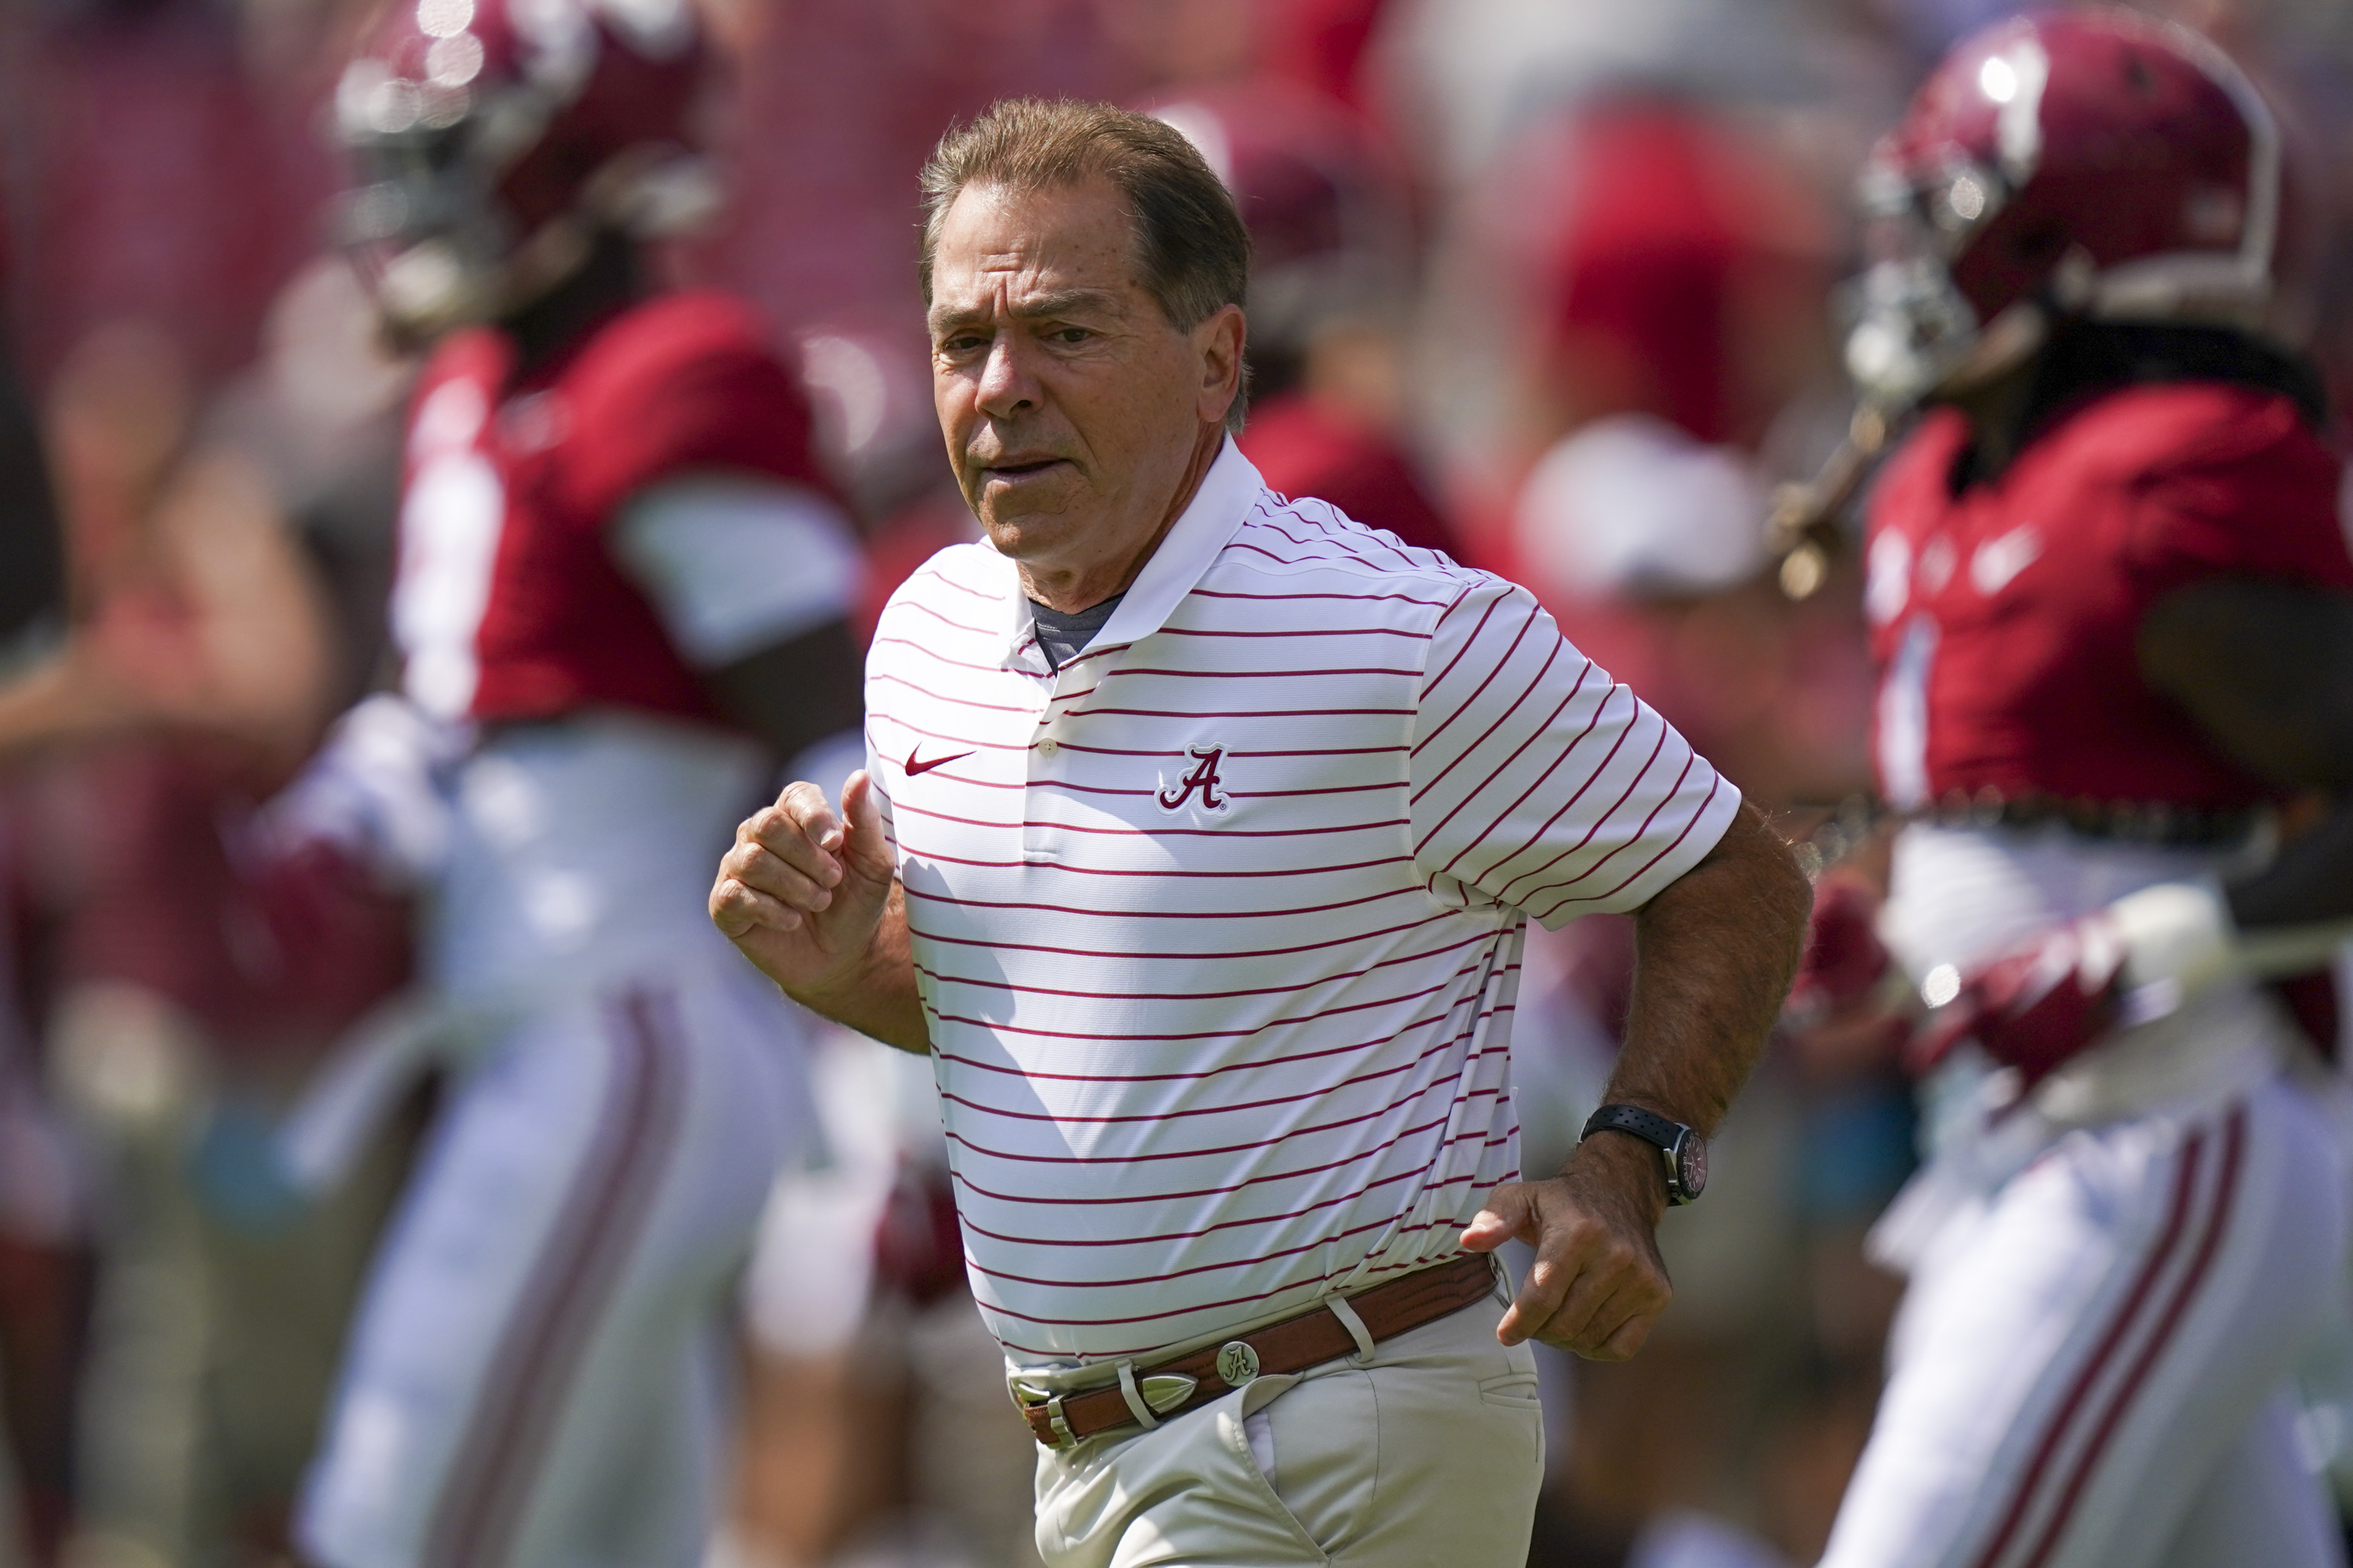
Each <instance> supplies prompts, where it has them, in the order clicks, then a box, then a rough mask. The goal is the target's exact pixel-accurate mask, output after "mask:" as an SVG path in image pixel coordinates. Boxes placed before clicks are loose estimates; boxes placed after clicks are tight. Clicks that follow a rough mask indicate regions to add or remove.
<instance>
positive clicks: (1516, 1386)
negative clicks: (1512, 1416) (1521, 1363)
mask: <svg viewBox="0 0 2353 1568" xmlns="http://www.w3.org/2000/svg"><path fill="white" fill-rule="evenodd" d="M1479 1397H1480V1398H1482V1399H1483V1400H1485V1401H1486V1402H1487V1403H1488V1404H1490V1405H1502V1406H1504V1408H1505V1409H1507V1410H1541V1409H1543V1408H1544V1402H1543V1400H1542V1399H1541V1398H1539V1397H1538V1395H1537V1393H1536V1374H1535V1373H1532V1372H1527V1373H1522V1372H1514V1373H1506V1374H1505V1375H1504V1376H1502V1377H1491V1378H1487V1379H1485V1380H1484V1381H1482V1383H1481V1384H1479Z"/></svg>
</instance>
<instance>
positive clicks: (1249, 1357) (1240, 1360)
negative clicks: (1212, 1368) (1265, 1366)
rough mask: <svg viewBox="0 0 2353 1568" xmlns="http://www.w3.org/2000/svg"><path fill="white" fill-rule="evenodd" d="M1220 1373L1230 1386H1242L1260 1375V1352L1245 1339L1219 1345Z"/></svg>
mask: <svg viewBox="0 0 2353 1568" xmlns="http://www.w3.org/2000/svg"><path fill="white" fill-rule="evenodd" d="M1218 1375H1219V1377H1222V1378H1224V1379H1225V1380H1226V1386H1227V1387H1228V1388H1240V1386H1241V1385H1242V1384H1245V1383H1248V1382H1250V1379H1252V1378H1254V1377H1256V1376H1257V1375H1258V1352H1257V1351H1256V1350H1254V1349H1252V1348H1251V1346H1250V1343H1249V1342H1247V1341H1244V1340H1228V1341H1227V1342H1225V1343H1224V1344H1221V1345H1219V1347H1218Z"/></svg>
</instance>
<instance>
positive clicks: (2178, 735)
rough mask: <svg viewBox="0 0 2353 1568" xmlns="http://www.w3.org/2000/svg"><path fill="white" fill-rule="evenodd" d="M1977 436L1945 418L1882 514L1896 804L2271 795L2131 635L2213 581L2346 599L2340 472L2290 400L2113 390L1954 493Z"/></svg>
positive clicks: (1877, 554)
mask: <svg viewBox="0 0 2353 1568" xmlns="http://www.w3.org/2000/svg"><path fill="white" fill-rule="evenodd" d="M1967 447H1968V425H1967V422H1966V421H1965V420H1964V419H1963V417H1962V416H1960V415H1959V414H1958V413H1957V411H1955V410H1952V409H1939V410H1936V411H1935V412H1933V413H1931V414H1930V415H1929V416H1927V417H1926V420H1925V421H1924V422H1923V423H1922V425H1921V426H1920V428H1919V429H1918V430H1917V431H1916V432H1915V434H1914V435H1913V436H1912V437H1911V438H1910V439H1909V440H1908V441H1907V442H1906V443H1905V446H1904V447H1903V448H1902V449H1901V450H1900V451H1899V452H1898V453H1897V454H1896V456H1895V457H1894V459H1893V460H1891V461H1890V463H1889V464H1888V466H1887V468H1886V470H1885V472H1884V473H1883V476H1882V478H1881V481H1880V484H1879V486H1878V489H1877V492H1876V494H1875V496H1874V497H1873V503H1872V506H1871V511H1870V526H1869V547H1868V548H1869V553H1868V557H1867V564H1868V571H1867V583H1866V587H1865V590H1864V595H1865V607H1866V610H1867V612H1868V615H1869V617H1870V621H1871V627H1872V642H1873V657H1874V659H1875V661H1876V662H1877V664H1878V666H1879V668H1880V670H1881V672H1882V673H1881V689H1880V697H1879V706H1878V714H1877V722H1876V725H1875V742H1876V744H1875V751H1876V754H1877V757H1878V762H1879V773H1880V787H1881V790H1882V792H1883V794H1884V795H1886V797H1887V798H1888V800H1889V801H1890V802H1891V803H1893V804H1894V805H1898V806H1901V807H1906V808H1911V807H1917V806H1921V805H1927V804H1929V803H1931V802H1936V801H1943V800H1947V799H1948V798H1951V797H1953V796H1955V795H1968V796H1973V797H1981V796H1983V795H1986V794H1988V793H1992V794H1998V795H2001V796H2005V797H2014V796H2021V795H2047V796H2056V797H2059V798H2061V799H2065V800H2085V801H2093V802H2101V803H2147V804H2162V805H2168V806H2173V807H2186V808H2190V809H2195V810H2201V811H2231V810H2238V809H2243V808H2245V807H2248V806H2252V805H2256V804H2257V803H2259V802H2261V801H2263V800H2264V799H2266V798H2268V797H2270V796H2271V795H2273V794H2274V791H2272V790H2271V789H2270V788H2269V787H2267V786H2266V785H2265V784H2264V783H2263V781H2262V780H2260V779H2259V778H2257V777H2255V776H2254V775H2253V774H2252V773H2248V772H2247V771H2246V770H2245V769H2243V768H2242V767H2240V766H2239V765H2238V764H2236V763H2233V762H2232V760H2231V759H2230V758H2228V757H2226V756H2225V755H2224V754H2223V753H2222V752H2221V751H2220V750H2219V749H2218V748H2217V747H2216V746H2214V745H2213V743H2212V742H2210V741H2209V740H2208V739H2207V738H2206V735H2205V733H2204V731H2202V730H2201V729H2200V726H2199V725H2198V724H2197V723H2196V722H2195V721H2193V720H2192V719H2191V718H2190V717H2189V714H2188V713H2187V712H2186V711H2185V710H2183V709H2181V708H2180V707H2179V705H2178V704H2176V703H2175V702H2173V701H2172V700H2169V699H2168V698H2166V697H2164V696H2162V695H2160V694H2158V692H2156V691H2153V690H2152V689H2149V687H2148V686H2147V683H2146V682H2144V681H2143V679H2141V675H2140V670H2139V665H2138V661H2137V656H2136V652H2135V641H2136V638H2137V634H2138V631H2139V627H2140V624H2141V619H2142V617H2143V616H2145V615H2146V614H2147V612H2148V610H2149V609H2150V607H2151V606H2152V605H2155V604H2156V603H2157V602H2158V600H2159V599H2161V598H2163V597H2164V596H2165V595H2167V594H2168V593H2170V592H2172V591H2173V590H2175V589H2177V588H2179V587H2182V586H2184V585H2185V584H2190V583H2194V582H2196V581H2198V580H2200V579H2201V578H2207V577H2212V576H2217V575H2221V574H2251V575H2257V576H2263V577H2271V578H2276V579H2281V580H2284V581H2291V582H2297V583H2304V584H2312V585H2315V586H2321V587H2327V588H2336V589H2346V590H2353V560H2348V553H2347V545H2346V538H2345V534H2344V532H2343V531H2342V530H2341V529H2340V526H2339V523H2338V520H2337V486H2338V473H2339V470H2338V465H2337V459H2336V458H2334V457H2333V456H2332V455H2331V454H2330V453H2329V451H2328V450H2327V447H2324V446H2323V445H2322V444H2321V442H2320V440H2319V439H2318V438H2317V437H2316V436H2315V435H2314V434H2313V432H2312V430H2311V428H2310V427H2309V426H2307V425H2306V424H2305V422H2304V421H2303V420H2302V419H2301V418H2300V417H2299V416H2298V413H2297V410H2296V408H2295V405H2294V404H2293V403H2292V402H2290V400H2289V399H2288V398H2286V397H2284V396H2282V395H2278V394H2275V393H2272V392H2268V391H2262V390H2257V389H2254V388H2252V387H2248V386H2242V385H2238V384H2224V383H2218V382H2170V383H2166V384H2152V385H2136V386H2130V387H2125V388H2120V389H2116V390H2113V391H2109V392H2106V393H2105V394H2103V395H2098V396H2096V397H2094V398H2092V399H2090V400H2089V401H2087V402H2085V403H2084V404H2082V405H2079V406H2077V407H2076V408H2074V409H2073V411H2072V412H2069V413H2066V414H2064V415H2062V416H2060V417H2059V418H2058V419H2057V420H2056V421H2055V422H2054V423H2053V424H2052V426H2050V427H2048V428H2047V429H2046V430H2045V431H2044V432H2043V433H2042V435H2041V436H2039V437H2036V438H2035V439H2034V440H2033V441H2032V442H2031V443H2030V444H2029V445H2028V446H2027V447H2025V449H2024V450H2022V451H2021V452H2020V453H2019V455H2018V457H2017V458H2016V459H2015V460H2014V461H2013V462H2012V463H2011V465H2010V468H2008V470H2006V471H2005V472H2004V473H2002V474H2001V475H2000V477H1999V478H1998V479H1995V480H1993V481H1992V482H1990V483H1978V484H1971V485H1969V486H1968V487H1967V488H1966V489H1963V490H1962V491H1961V492H1960V493H1959V494H1958V495H1955V494H1954V493H1953V490H1952V486H1951V483H1950V476H1951V475H1952V474H1953V473H1954V471H1955V468H1956V466H1957V463H1958V462H1959V460H1960V458H1961V457H1962V455H1963V453H1964V452H1965V450H1966V448H1967Z"/></svg>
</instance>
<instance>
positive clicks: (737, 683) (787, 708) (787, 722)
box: [703, 620, 865, 761]
mask: <svg viewBox="0 0 2353 1568" xmlns="http://www.w3.org/2000/svg"><path fill="white" fill-rule="evenodd" d="M864 663H865V661H864V659H863V658H862V657H861V656H860V653H859V651H858V643H857V640H856V638H855V637H853V636H852V635H851V633H850V629H849V623H848V622H847V621H839V620H837V621H828V622H827V623H826V624H825V625H823V626H816V627H812V628H811V629H810V630H808V631H805V632H802V633H800V634H799V635H798V636H797V637H787V638H786V639H785V640H784V641H782V642H777V643H772V644H770V645H769V646H768V647H764V648H761V649H759V650H757V651H756V652H754V653H752V654H750V655H747V656H746V657H744V658H739V659H737V660H735V661H734V662H733V663H732V664H728V665H725V666H723V667H722V668H718V669H714V670H711V671H708V672H707V673H705V675H704V676H703V680H704V682H705V684H707V685H708V686H709V688H710V689H711V695H712V700H715V701H716V702H717V703H718V704H719V707H720V710H721V711H723V712H724V713H725V714H726V715H727V717H728V718H730V719H732V720H733V721H735V722H736V723H738V724H740V725H742V726H743V727H744V729H746V730H748V731H751V732H752V733H753V734H754V735H757V736H758V737H759V738H760V739H761V740H762V741H764V742H766V744H767V746H768V749H769V752H770V753H771V754H772V755H774V756H776V758H777V759H778V760H779V761H782V760H785V759H787V758H790V757H793V756H796V755H797V754H798V753H799V752H801V751H802V750H804V749H805V748H807V747H808V746H811V745H814V744H815V743H816V742H819V741H822V740H824V739H825V738H826V737H827V736H828V735H833V734H839V732H841V731H844V730H849V731H855V730H857V729H858V728H859V727H860V725H861V724H863V723H864V722H865V705H864V703H863V701H862V700H861V699H860V681H861V678H862V672H863V666H864Z"/></svg>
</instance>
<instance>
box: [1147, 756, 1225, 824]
mask: <svg viewBox="0 0 2353 1568" xmlns="http://www.w3.org/2000/svg"><path fill="white" fill-rule="evenodd" d="M1185 756H1186V758H1187V760H1188V761H1189V762H1190V763H1191V769H1190V771H1189V772H1187V773H1185V775H1184V776H1183V777H1181V778H1179V779H1178V780H1177V781H1176V783H1175V784H1170V785H1168V786H1167V787H1166V789H1163V790H1162V791H1161V792H1160V793H1159V794H1158V795H1154V796H1153V797H1152V798H1153V799H1155V800H1156V801H1158V802H1159V803H1160V809H1161V810H1163V811H1182V810H1184V809H1185V805H1186V803H1187V801H1190V800H1192V799H1193V798H1195V795H1196V794H1197V793H1198V796H1199V799H1200V802H1201V807H1202V809H1203V810H1205V811H1223V810H1225V809H1226V804H1227V802H1228V800H1229V798H1230V797H1229V795H1227V794H1226V781H1225V780H1224V779H1222V778H1220V777H1219V774H1218V769H1219V766H1220V765H1221V764H1223V763H1224V762H1225V760H1226V749H1225V747H1223V746H1209V745H1193V746H1187V747H1186V748H1185Z"/></svg>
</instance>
